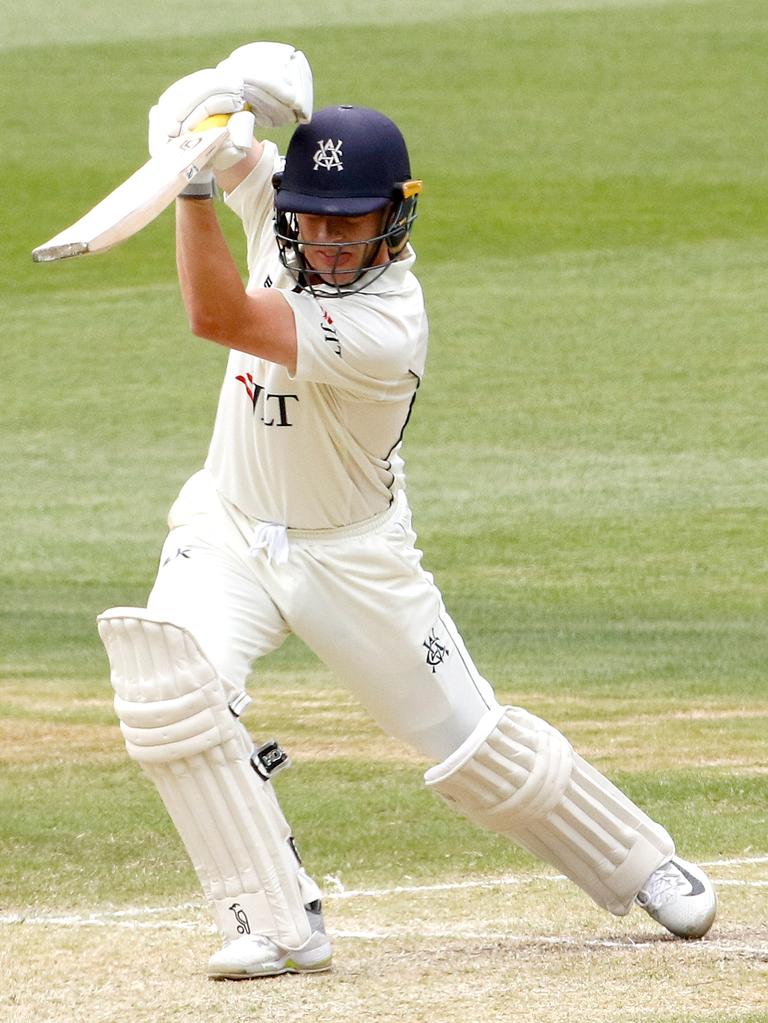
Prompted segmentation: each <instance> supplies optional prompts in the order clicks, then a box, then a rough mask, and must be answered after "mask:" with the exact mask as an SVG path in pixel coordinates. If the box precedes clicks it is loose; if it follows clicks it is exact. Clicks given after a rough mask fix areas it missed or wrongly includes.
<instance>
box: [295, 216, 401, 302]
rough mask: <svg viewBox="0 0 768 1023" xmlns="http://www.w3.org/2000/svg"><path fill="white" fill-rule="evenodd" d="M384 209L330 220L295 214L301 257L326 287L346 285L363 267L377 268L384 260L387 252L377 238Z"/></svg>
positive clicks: (383, 217) (329, 218)
mask: <svg viewBox="0 0 768 1023" xmlns="http://www.w3.org/2000/svg"><path fill="white" fill-rule="evenodd" d="M386 214H387V211H386V210H374V211H373V213H364V214H363V215H362V216H359V217H330V216H325V215H320V214H315V213H298V214H297V215H296V216H297V220H298V224H299V242H300V243H301V245H302V250H301V251H302V255H303V256H304V259H305V261H306V263H307V264H308V266H310V267H311V268H312V269H313V270H314V271H315V272H316V273H317V275H318V277H320V278H321V280H323V281H325V282H327V283H329V284H341V285H343V284H345V283H349V282H351V281H353V280H355V278H356V277H357V275H358V274H359V273H360V270H361V269H362V268H363V267H368V266H380V265H381V264H382V263H384V262H386V261H387V258H388V256H387V250H386V247H385V246H384V245H383V243H382V242H381V241H373V242H372V241H371V240H370V239H371V238H377V236H379V235H380V234H381V233H382V231H383V228H384V221H385V218H386Z"/></svg>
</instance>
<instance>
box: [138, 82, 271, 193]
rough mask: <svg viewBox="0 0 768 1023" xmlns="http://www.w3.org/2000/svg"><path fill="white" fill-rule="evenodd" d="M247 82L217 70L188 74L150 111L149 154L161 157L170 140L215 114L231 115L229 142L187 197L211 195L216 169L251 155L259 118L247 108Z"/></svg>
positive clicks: (224, 168)
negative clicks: (244, 92)
mask: <svg viewBox="0 0 768 1023" xmlns="http://www.w3.org/2000/svg"><path fill="white" fill-rule="evenodd" d="M245 106H246V104H245V100H244V99H243V82H242V79H240V78H237V76H234V75H231V74H226V73H224V72H221V71H219V70H217V69H216V68H204V69H203V70H202V71H194V72H193V73H192V74H191V75H185V76H184V78H180V79H179V80H178V81H177V82H174V83H173V85H170V86H169V87H168V88H167V89H166V90H165V92H164V93H163V94H162V95H161V96H160V98H159V99H158V101H157V103H156V104H155V106H153V107H152V108H151V110H150V111H149V152H150V155H151V156H157V154H158V153H159V152H160V151H161V150H162V148H163V146H165V144H166V143H167V142H168V140H169V139H172V138H176V137H177V136H178V135H180V134H181V133H182V132H185V131H191V130H192V129H194V128H196V127H197V126H198V125H199V124H200V123H201V122H202V121H204V120H205V118H206V117H210V116H211V115H213V114H230V115H231V116H230V118H229V122H228V124H227V127H228V129H229V140H228V141H227V143H225V145H224V146H223V147H222V148H221V149H220V150H219V151H218V153H217V154H216V156H215V157H214V159H213V161H212V163H211V164H209V166H208V167H206V168H204V169H203V170H202V171H200V173H199V174H198V175H196V177H195V178H193V179H192V181H191V182H190V187H189V188H188V189H185V190H184V191H185V193H186V194H188V195H189V194H191V195H205V194H211V191H212V182H213V172H214V170H226V169H227V168H228V167H232V166H233V165H234V164H236V163H239V162H240V160H242V159H243V157H244V156H245V155H246V154H247V153H248V151H249V149H250V148H251V145H252V143H253V128H254V123H255V118H254V115H253V113H252V112H251V111H250V110H246V109H245Z"/></svg>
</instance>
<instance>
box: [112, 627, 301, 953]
mask: <svg viewBox="0 0 768 1023" xmlns="http://www.w3.org/2000/svg"><path fill="white" fill-rule="evenodd" d="M98 621H99V634H100V635H101V638H102V641H103V642H104V646H105V647H106V650H107V654H108V656H109V661H110V667H111V677H112V685H113V687H114V690H115V694H116V695H115V709H116V711H117V715H118V717H119V719H120V729H121V731H122V733H123V737H124V739H125V745H126V748H127V750H128V753H129V755H130V756H131V757H132V758H133V759H134V760H136V761H138V763H139V764H140V765H141V767H142V768H143V769H144V771H145V772H146V773H147V774H148V775H149V777H150V778H151V779H152V780H153V781H154V782H155V784H156V786H157V788H158V791H159V793H160V796H161V798H162V800H163V802H164V803H165V806H166V809H167V810H168V812H169V814H170V815H171V818H172V820H173V822H174V824H175V825H176V829H177V830H178V832H179V834H180V836H181V839H182V841H183V842H184V845H185V847H186V849H187V852H188V853H189V856H190V858H191V860H192V863H193V865H194V867H195V870H196V872H197V875H198V877H199V879H200V882H201V884H202V886H203V890H204V892H205V894H206V896H207V897H208V899H209V900H210V901H211V902H212V904H213V908H214V916H215V919H216V924H217V926H218V928H219V931H220V932H221V934H222V936H223V937H224V938H225V939H226V940H235V939H237V938H238V937H241V936H243V935H244V934H264V935H267V936H268V937H270V938H272V940H274V941H276V942H277V943H278V944H279V945H280V946H281V947H283V948H285V949H294V950H295V949H299V948H301V946H302V945H304V943H305V942H306V941H307V940H308V939H309V937H310V933H311V931H310V925H309V921H308V919H307V913H306V910H305V908H304V907H305V903H308V902H311V901H313V899H315V898H318V897H319V892H318V890H317V888H316V886H315V885H314V882H312V881H311V879H310V878H309V877H308V876H307V875H306V874H305V873H304V871H303V870H301V869H300V864H299V860H298V859H297V857H296V854H295V851H294V848H293V846H292V844H291V834H290V828H289V826H288V824H287V822H286V820H285V817H284V816H283V813H282V811H281V810H280V807H279V804H278V802H277V797H276V796H275V794H274V791H273V789H272V786H271V784H270V783H269V782H266V781H264V780H263V779H262V778H261V777H260V776H259V775H258V774H257V773H256V771H255V770H254V768H253V766H252V765H251V762H250V757H251V753H252V752H253V744H252V742H251V740H250V737H249V736H248V733H247V732H246V730H245V728H244V727H243V725H242V724H241V723H240V722H239V721H238V719H237V717H236V716H235V714H234V713H233V712H232V710H231V709H230V705H232V704H234V703H236V702H237V700H238V696H240V695H241V694H238V693H236V692H229V693H228V692H227V688H228V687H227V686H226V684H225V683H224V682H223V680H222V679H221V678H220V677H219V675H218V674H217V672H216V669H215V668H214V667H213V665H212V664H211V663H210V661H209V660H208V659H207V658H206V656H205V654H204V653H203V652H202V650H201V649H200V647H199V646H198V644H197V642H196V641H195V639H194V637H193V636H192V635H191V634H190V633H189V632H187V631H186V629H184V628H182V627H180V626H178V625H176V624H174V623H173V622H169V621H166V620H164V619H162V618H160V617H157V616H153V615H152V613H151V612H149V611H147V610H145V609H144V608H112V609H111V610H109V611H105V612H104V614H102V615H100V616H99V619H98ZM230 688H231V687H230Z"/></svg>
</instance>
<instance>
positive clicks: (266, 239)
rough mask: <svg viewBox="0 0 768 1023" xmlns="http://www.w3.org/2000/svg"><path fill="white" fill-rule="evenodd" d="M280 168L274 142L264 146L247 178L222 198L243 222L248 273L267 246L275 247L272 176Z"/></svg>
mask: <svg viewBox="0 0 768 1023" xmlns="http://www.w3.org/2000/svg"><path fill="white" fill-rule="evenodd" d="M281 166H282V158H281V157H280V155H279V154H278V151H277V146H276V145H275V144H274V142H265V143H264V152H263V154H262V157H261V159H260V160H259V162H258V163H257V164H256V166H255V167H254V168H253V170H252V171H251V172H250V174H249V175H248V176H247V177H246V178H244V179H243V181H241V182H240V184H239V185H238V186H237V188H235V189H233V190H232V191H231V192H227V193H225V194H224V202H225V203H226V204H227V206H229V208H230V209H231V210H232V211H233V213H236V214H237V216H238V217H239V218H240V219H241V220H242V222H243V230H244V231H245V236H246V240H247V259H248V270H249V272H250V271H252V270H253V267H254V266H255V264H256V262H257V260H258V258H259V255H260V254H261V253H262V252H263V251H264V249H265V248H266V246H267V245H272V246H274V229H273V227H272V221H273V213H274V189H273V187H272V176H273V174H275V172H276V171H278V170H279V169H280V167H281Z"/></svg>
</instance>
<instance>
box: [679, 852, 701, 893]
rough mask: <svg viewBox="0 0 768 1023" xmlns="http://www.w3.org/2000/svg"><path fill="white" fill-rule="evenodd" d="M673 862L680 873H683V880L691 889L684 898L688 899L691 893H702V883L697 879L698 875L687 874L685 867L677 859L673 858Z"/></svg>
mask: <svg viewBox="0 0 768 1023" xmlns="http://www.w3.org/2000/svg"><path fill="white" fill-rule="evenodd" d="M673 862H674V864H675V866H676V867H677V869H678V870H679V871H680V873H681V874H682V875H683V877H684V878H685V880H686V881H687V882H688V884H689V885H690V886H691V890H690V891H689V892H688V894H687V895H686V896H685V898H686V899H690V898H691V896H692V895H703V894H704V885H703V884H702V883H701V881H699V879H698V877H694V876H693V874H689V873H688V871H687V870H686V869H685V867H684V866H683V865H682V864H681V863H680V862H679V861H678V860H674V861H673Z"/></svg>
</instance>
